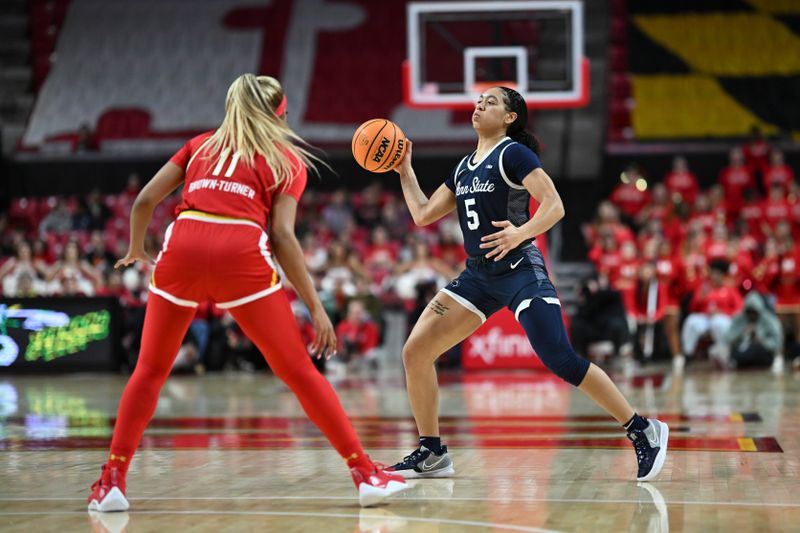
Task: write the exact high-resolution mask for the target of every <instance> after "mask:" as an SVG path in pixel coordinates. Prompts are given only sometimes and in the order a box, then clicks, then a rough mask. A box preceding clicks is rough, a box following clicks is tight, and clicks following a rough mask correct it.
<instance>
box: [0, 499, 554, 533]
mask: <svg viewBox="0 0 800 533" xmlns="http://www.w3.org/2000/svg"><path fill="white" fill-rule="evenodd" d="M351 499H352V498H351ZM86 514H87V511H44V512H42V511H35V512H34V511H32V512H18V511H10V512H3V511H0V516H30V515H40V516H41V515H56V516H65V515H86ZM133 514H134V515H193V516H194V515H209V516H211V515H234V516H293V517H299V518H303V517H311V516H313V517H318V518H358V519H360V518H361V515H360V514H345V513H313V512H311V513H303V512H291V511H213V510H210V509H196V510H193V511H135V512H134V513H133ZM89 516H91V515H89ZM376 518H378V517H376ZM380 519H382V520H389V521H392V522H397V521H407V522H422V523H434V524H449V525H455V526H468V527H481V528H486V527H489V528H494V529H505V530H509V531H523V532H526V533H561V532H560V531H558V530H555V529H543V528H539V527H533V526H517V525H513V524H498V523H496V522H480V521H477V520H454V519H449V518H422V517H416V516H403V515H394V516H380Z"/></svg>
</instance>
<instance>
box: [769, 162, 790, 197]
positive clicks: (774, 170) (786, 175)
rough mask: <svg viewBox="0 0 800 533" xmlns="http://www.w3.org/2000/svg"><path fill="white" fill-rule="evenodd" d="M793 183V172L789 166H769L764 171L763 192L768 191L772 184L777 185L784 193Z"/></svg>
mask: <svg viewBox="0 0 800 533" xmlns="http://www.w3.org/2000/svg"><path fill="white" fill-rule="evenodd" d="M793 181H794V171H793V170H792V168H791V167H790V166H789V165H778V166H770V167H767V169H766V170H765V171H764V190H767V191H768V190H769V189H770V187H772V184H773V183H778V184H780V185H782V186H783V190H784V191H788V190H789V184H790V183H791V182H793Z"/></svg>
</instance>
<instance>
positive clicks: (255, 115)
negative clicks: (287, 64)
mask: <svg viewBox="0 0 800 533" xmlns="http://www.w3.org/2000/svg"><path fill="white" fill-rule="evenodd" d="M283 97H284V94H283V87H281V84H280V82H279V81H278V80H276V79H275V78H273V77H270V76H255V75H253V74H243V75H241V76H239V77H238V78H236V80H235V81H234V82H233V83H232V84H231V86H230V88H229V89H228V96H227V98H226V99H225V119H224V120H223V121H222V124H221V125H220V127H219V128H218V129H217V131H216V132H214V134H213V135H212V136H211V137H209V139H208V142H207V144H206V147H207V151H206V154H205V158H207V159H214V158H215V157H216V156H217V155H218V154H220V153H226V151H227V153H236V152H238V153H239V160H240V161H244V162H245V163H247V164H248V165H249V166H251V167H252V166H254V163H255V159H256V156H257V155H259V154H260V155H262V156H263V157H264V159H265V160H266V161H267V165H269V167H270V168H271V169H272V173H273V175H274V177H275V188H279V187H281V186H282V185H283V184H284V182H288V181H290V180H291V179H292V176H294V175H295V174H296V173H297V171H298V170H299V168H298V167H297V165H298V163H297V162H295V161H299V162H300V164H304V165H305V166H307V167H309V168H310V169H314V168H315V165H314V161H319V159H318V158H317V157H315V156H314V155H312V154H311V153H310V152H309V151H308V150H306V149H304V148H302V147H300V146H297V144H296V143H301V144H306V143H305V141H303V139H302V138H301V137H300V136H299V135H297V134H296V133H295V132H294V131H292V129H291V128H290V127H289V125H288V124H287V123H286V120H284V119H283V118H282V117H279V116H278V115H276V114H275V109H277V108H278V106H279V105H280V104H281V101H282V100H283ZM287 153H288V154H292V155H293V156H295V157H294V161H293V160H292V158H289V157H287ZM287 184H288V183H287Z"/></svg>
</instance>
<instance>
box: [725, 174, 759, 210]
mask: <svg viewBox="0 0 800 533" xmlns="http://www.w3.org/2000/svg"><path fill="white" fill-rule="evenodd" d="M719 183H720V185H722V187H723V188H724V189H725V198H726V200H727V201H728V204H729V205H730V206H731V209H732V210H733V211H738V209H739V207H740V206H741V204H742V196H743V195H744V190H745V189H748V188H750V187H754V186H755V183H754V182H753V175H752V174H751V173H750V170H749V169H748V168H747V167H739V168H734V167H725V168H723V169H722V171H721V172H720V174H719Z"/></svg>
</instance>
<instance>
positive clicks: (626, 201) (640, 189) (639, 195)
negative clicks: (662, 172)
mask: <svg viewBox="0 0 800 533" xmlns="http://www.w3.org/2000/svg"><path fill="white" fill-rule="evenodd" d="M619 179H620V184H619V185H617V186H616V188H615V189H614V190H613V191H612V192H611V197H610V199H611V201H612V202H613V203H614V204H615V205H617V206H618V207H619V209H620V211H622V214H623V215H625V216H626V217H628V218H630V219H635V218H636V215H638V214H639V211H641V210H642V208H643V207H644V206H645V205H647V203H648V202H649V201H650V194H649V193H648V192H647V182H646V181H645V180H644V177H643V176H642V173H641V171H640V170H639V166H638V165H636V164H635V163H634V164H632V165H630V166H628V168H627V169H626V170H625V172H623V173H622V174H620V177H619Z"/></svg>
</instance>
